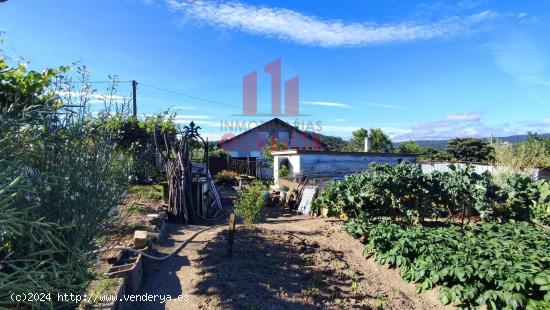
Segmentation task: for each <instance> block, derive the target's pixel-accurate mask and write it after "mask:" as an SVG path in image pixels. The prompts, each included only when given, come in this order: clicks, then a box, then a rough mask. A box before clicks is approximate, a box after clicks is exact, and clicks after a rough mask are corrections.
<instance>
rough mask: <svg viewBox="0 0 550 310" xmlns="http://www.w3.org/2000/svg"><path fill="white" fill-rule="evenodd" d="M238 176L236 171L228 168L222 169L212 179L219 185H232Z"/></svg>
mask: <svg viewBox="0 0 550 310" xmlns="http://www.w3.org/2000/svg"><path fill="white" fill-rule="evenodd" d="M238 176H239V174H238V173H236V172H233V171H228V170H222V171H220V172H218V173H217V174H216V175H215V176H214V181H216V183H218V184H221V185H228V186H230V185H234V184H235V179H236V178H237V177H238Z"/></svg>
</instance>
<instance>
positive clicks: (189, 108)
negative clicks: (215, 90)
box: [171, 105, 196, 110]
mask: <svg viewBox="0 0 550 310" xmlns="http://www.w3.org/2000/svg"><path fill="white" fill-rule="evenodd" d="M171 109H174V110H195V109H196V108H195V107H190V106H184V105H179V106H175V107H171Z"/></svg>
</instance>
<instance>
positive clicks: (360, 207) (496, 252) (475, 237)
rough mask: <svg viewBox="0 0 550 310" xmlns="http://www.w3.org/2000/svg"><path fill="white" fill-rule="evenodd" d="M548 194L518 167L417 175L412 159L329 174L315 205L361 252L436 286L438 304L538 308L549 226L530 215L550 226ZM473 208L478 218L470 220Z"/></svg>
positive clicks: (548, 262) (546, 270)
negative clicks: (332, 177) (340, 221)
mask: <svg viewBox="0 0 550 310" xmlns="http://www.w3.org/2000/svg"><path fill="white" fill-rule="evenodd" d="M549 195H550V183H548V182H546V181H533V180H531V179H530V178H528V177H526V176H524V175H521V174H517V173H506V174H499V175H491V174H489V173H484V174H482V175H479V174H476V173H475V172H473V169H472V168H471V167H468V166H466V167H464V168H457V167H451V171H450V172H433V173H430V174H423V173H422V171H421V169H420V166H418V165H414V164H407V163H402V164H399V165H396V166H389V165H377V164H374V165H371V166H370V167H369V171H368V172H365V173H362V174H357V175H351V176H347V177H346V178H344V180H343V181H339V182H332V183H330V184H329V185H328V187H327V188H326V190H325V191H324V192H323V193H322V194H321V195H320V196H319V197H318V198H317V199H316V200H314V202H313V208H314V209H315V208H317V209H318V208H320V207H321V206H326V207H328V208H329V214H332V215H337V216H339V215H342V214H344V215H345V216H344V218H348V219H347V221H346V222H345V224H344V226H343V229H344V230H345V231H346V232H347V233H348V234H350V235H351V236H353V237H354V238H363V239H362V240H363V241H364V242H365V243H366V244H367V245H366V247H365V252H364V253H365V255H366V256H371V255H374V257H375V260H376V261H377V262H379V263H381V264H389V265H391V266H392V267H399V268H400V271H401V276H402V277H403V279H405V280H406V281H409V282H415V283H416V284H417V289H418V291H419V292H423V291H425V290H428V289H431V288H433V287H435V286H441V287H442V288H441V294H440V299H441V302H442V303H443V304H450V303H453V304H455V305H458V306H460V307H462V308H472V307H478V306H482V305H486V306H487V307H488V308H489V309H501V308H505V307H506V308H510V309H520V308H529V309H543V308H544V307H550V286H549V284H550V281H549V280H550V277H549V275H550V252H548V248H550V234H549V233H548V230H547V228H545V227H541V226H539V225H536V224H533V223H531V222H532V221H536V222H538V224H542V225H550V221H548V219H549V218H550V217H549V216H548V214H549V212H548V210H549V207H550V202H548V201H547V198H548V197H549ZM445 214H446V215H447V219H446V221H445V222H441V221H439V218H440V217H441V216H444V215H445ZM472 216H474V217H475V216H479V217H480V218H481V219H482V220H483V221H481V222H477V223H476V224H475V225H467V222H465V220H466V221H467V220H469V219H470V218H471V217H472ZM457 217H458V218H459V219H461V220H462V224H461V225H458V224H457V223H456V221H455V219H456V218H457ZM414 224H421V225H414ZM434 226H435V227H437V226H441V227H439V228H434Z"/></svg>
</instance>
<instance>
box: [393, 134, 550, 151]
mask: <svg viewBox="0 0 550 310" xmlns="http://www.w3.org/2000/svg"><path fill="white" fill-rule="evenodd" d="M538 136H539V137H543V138H550V133H543V134H538ZM482 139H486V140H489V139H490V138H482ZM493 139H494V140H500V141H503V142H510V143H520V142H523V141H525V139H527V135H514V136H507V137H493ZM447 141H449V140H416V141H414V142H416V143H418V145H420V146H421V147H429V148H433V149H444V148H445V147H447ZM403 142H405V141H403ZM403 142H395V143H394V144H393V146H394V147H399V145H400V144H401V143H403Z"/></svg>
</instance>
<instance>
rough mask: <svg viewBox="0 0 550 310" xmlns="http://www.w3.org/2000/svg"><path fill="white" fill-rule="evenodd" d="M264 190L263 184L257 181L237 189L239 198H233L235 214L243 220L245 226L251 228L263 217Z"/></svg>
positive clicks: (265, 188)
mask: <svg viewBox="0 0 550 310" xmlns="http://www.w3.org/2000/svg"><path fill="white" fill-rule="evenodd" d="M266 190H267V187H266V186H265V184H263V183H262V182H259V181H254V182H252V183H250V184H249V185H247V186H246V187H245V188H243V189H240V190H239V198H237V200H235V215H237V216H238V217H239V218H241V219H242V220H243V224H244V226H245V227H246V228H251V227H252V226H253V225H254V224H257V223H259V222H261V221H262V220H263V219H264V218H265V216H266V214H265V201H266Z"/></svg>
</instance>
